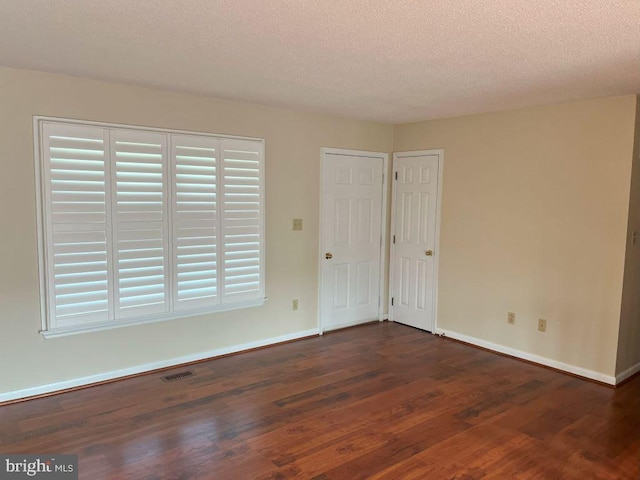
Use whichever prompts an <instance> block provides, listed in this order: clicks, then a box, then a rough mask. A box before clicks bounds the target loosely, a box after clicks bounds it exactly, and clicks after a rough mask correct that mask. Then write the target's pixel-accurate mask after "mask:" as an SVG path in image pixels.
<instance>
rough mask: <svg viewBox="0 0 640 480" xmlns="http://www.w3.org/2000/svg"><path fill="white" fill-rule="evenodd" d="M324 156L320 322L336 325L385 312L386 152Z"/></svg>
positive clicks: (328, 327) (329, 152) (328, 153)
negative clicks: (383, 258)
mask: <svg viewBox="0 0 640 480" xmlns="http://www.w3.org/2000/svg"><path fill="white" fill-rule="evenodd" d="M338 152H341V153H338ZM322 160H323V165H322V166H323V174H322V192H321V193H322V220H321V221H322V232H321V239H320V248H321V252H320V253H321V257H320V273H321V284H320V328H321V330H331V329H335V328H341V327H346V326H350V325H356V324H359V323H364V322H368V321H371V320H377V319H379V318H380V314H381V311H380V305H381V303H380V295H381V284H382V282H381V279H382V273H383V272H382V270H381V264H382V263H381V260H380V258H381V252H382V247H383V242H382V224H383V223H382V218H383V171H384V168H385V163H386V154H374V153H369V152H349V151H343V150H329V149H327V150H324V151H323V158H322Z"/></svg>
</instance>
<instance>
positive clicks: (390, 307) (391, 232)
mask: <svg viewBox="0 0 640 480" xmlns="http://www.w3.org/2000/svg"><path fill="white" fill-rule="evenodd" d="M425 155H437V156H438V193H437V195H436V230H435V239H434V250H435V251H436V254H435V255H434V258H433V305H432V306H431V309H432V312H431V313H432V315H433V328H432V332H431V333H432V334H434V335H435V334H436V332H437V330H438V284H439V281H438V280H439V275H438V267H439V264H440V217H441V212H442V173H443V169H444V149H442V148H439V149H433V150H412V151H406V152H393V165H392V170H391V175H396V173H397V171H398V170H397V169H396V165H397V162H396V161H397V159H398V158H409V157H422V156H425ZM395 206H396V182H392V186H391V223H390V229H389V238H391V236H392V235H394V234H395V231H396V225H395V223H396V214H395ZM393 245H394V244H393V242H391V245H390V247H391V248H390V249H389V304H388V306H387V308H388V310H389V320H390V321H392V322H393V321H394V318H393V305H391V298H392V297H393V288H394V285H393V277H394V275H393V272H394V270H393V268H394V266H395V258H394V257H395V248H394V246H393Z"/></svg>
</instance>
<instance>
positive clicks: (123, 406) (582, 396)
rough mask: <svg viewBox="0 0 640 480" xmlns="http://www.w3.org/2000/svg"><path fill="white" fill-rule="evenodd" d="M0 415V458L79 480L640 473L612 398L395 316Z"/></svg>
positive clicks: (637, 433) (634, 385)
mask: <svg viewBox="0 0 640 480" xmlns="http://www.w3.org/2000/svg"><path fill="white" fill-rule="evenodd" d="M186 369H189V370H192V371H193V372H194V375H193V376H191V377H187V378H184V379H181V380H178V381H174V382H168V383H167V382H163V381H162V380H161V377H162V376H164V375H167V374H168V373H173V371H172V372H161V373H154V374H150V375H145V376H141V377H137V378H132V379H128V380H123V381H119V382H116V383H112V384H107V385H101V386H97V387H92V388H90V389H85V390H80V391H76V392H70V393H66V394H62V395H56V396H52V397H49V398H43V399H37V400H32V401H28V402H23V403H19V404H14V405H8V406H4V407H0V452H1V453H37V454H44V453H77V454H78V455H79V461H80V470H79V471H80V478H82V479H91V480H95V479H98V480H99V479H128V480H130V479H185V480H186V479H190V480H191V479H232V480H235V479H288V478H296V479H315V480H329V479H349V480H352V479H363V478H371V479H435V480H439V479H457V480H462V479H465V480H474V479H490V478H492V479H514V480H523V479H562V480H571V479H576V480H578V479H579V480H585V479H633V480H638V479H640V377H636V378H635V379H633V380H631V381H630V382H628V383H627V384H625V385H623V386H621V387H620V388H618V389H615V390H614V389H612V388H608V387H605V386H601V385H597V384H594V383H591V382H588V381H585V380H581V379H578V378H574V377H571V376H568V375H564V374H561V373H558V372H554V371H551V370H547V369H544V368H541V367H537V366H534V365H530V364H527V363H524V362H519V361H517V360H513V359H510V358H506V357H502V356H500V355H497V354H493V353H490V352H486V351H483V350H479V349H476V348H473V347H469V346H466V345H463V344H460V343H457V342H454V341H451V340H447V339H442V338H439V337H435V336H432V335H430V334H427V333H424V332H421V331H419V330H414V329H412V328H409V327H405V326H401V325H398V324H394V323H387V322H385V323H382V324H372V325H367V326H363V327H358V328H352V329H347V330H343V331H340V332H334V333H331V334H328V335H325V336H324V337H318V338H312V339H307V340H302V341H299V342H294V343H289V344H285V345H280V346H276V347H273V348H267V349H263V350H257V351H253V352H248V353H243V354H239V355H235V356H230V357H225V358H220V359H216V360H212V361H208V362H204V363H200V364H197V365H193V366H190V367H187V368H182V369H177V370H176V371H182V370H186Z"/></svg>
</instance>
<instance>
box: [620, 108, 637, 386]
mask: <svg viewBox="0 0 640 480" xmlns="http://www.w3.org/2000/svg"><path fill="white" fill-rule="evenodd" d="M634 231H635V232H637V235H638V239H637V242H636V244H635V245H633V244H632V243H631V239H632V234H633V232H634ZM638 366H640V95H639V96H638V97H637V100H636V124H635V140H634V149H633V170H632V174H631V197H630V201H629V222H628V231H627V251H626V256H625V266H624V288H623V290H622V313H621V315H620V334H619V340H618V361H617V364H616V374H621V373H623V372H625V371H626V370H628V369H630V368H633V367H635V368H638Z"/></svg>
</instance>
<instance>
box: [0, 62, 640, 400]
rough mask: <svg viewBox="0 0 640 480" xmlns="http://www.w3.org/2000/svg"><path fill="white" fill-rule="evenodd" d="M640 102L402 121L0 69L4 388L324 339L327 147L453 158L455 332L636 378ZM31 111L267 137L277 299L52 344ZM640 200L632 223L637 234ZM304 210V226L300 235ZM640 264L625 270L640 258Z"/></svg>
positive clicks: (445, 310)
mask: <svg viewBox="0 0 640 480" xmlns="http://www.w3.org/2000/svg"><path fill="white" fill-rule="evenodd" d="M635 108H636V103H635V97H633V96H625V97H615V98H606V99H598V100H590V101H581V102H573V103H567V104H561V105H554V106H545V107H536V108H528V109H523V110H518V111H512V112H505V113H493V114H484V115H476V116H470V117H461V118H456V119H446V120H439V121H431V122H423V123H416V124H409V125H400V126H396V127H395V128H393V127H391V126H388V125H381V124H375V123H366V122H359V121H352V120H347V119H342V118H337V117H331V116H323V115H316V114H310V113H303V112H294V111H290V110H284V109H278V108H270V107H264V106H257V105H252V104H247V103H237V102H228V101H222V100H216V99H212V98H206V97H197V96H191V95H185V94H178V93H169V92H165V91H160V90H153V89H146V88H139V87H132V86H125V85H119V84H112V83H103V82H95V81H89V80H82V79H76V78H70V77H63V76H57V75H50V74H44V73H37V72H28V71H23V70H13V69H3V68H0V166H1V167H2V172H3V173H2V174H1V175H0V225H2V231H1V232H0V326H1V328H2V330H1V332H2V335H1V336H0V364H1V365H3V369H2V375H1V378H0V395H1V394H2V393H5V392H11V391H16V390H21V389H25V388H29V387H33V386H38V385H45V384H50V383H54V382H60V381H64V380H69V379H73V378H77V377H83V376H89V375H95V374H100V373H104V372H109V371H113V370H119V369H125V368H129V367H135V366H138V365H143V364H148V363H153V362H158V361H163V360H167V359H171V358H177V357H181V356H186V355H191V354H198V353H201V352H207V351H210V350H214V349H218V348H225V347H230V346H234V345H240V344H245V343H248V342H253V341H260V340H264V339H269V338H273V337H278V336H282V335H288V334H295V333H296V332H302V331H307V330H310V329H313V328H315V327H316V309H317V253H318V221H319V218H318V215H319V201H318V200H319V172H320V160H319V157H320V148H321V147H323V146H328V147H338V148H351V149H358V150H370V151H382V152H390V151H392V150H395V151H403V150H415V149H426V148H444V149H445V164H444V185H443V208H442V234H441V252H440V253H441V258H440V292H439V298H438V300H439V325H438V326H439V327H440V328H444V329H448V330H451V331H454V332H458V333H460V334H463V335H467V336H471V337H475V338H478V339H484V340H486V341H490V342H494V343H497V344H500V345H504V346H507V347H510V348H514V349H518V350H521V351H523V352H527V353H530V354H535V355H540V356H543V357H546V358H549V359H553V360H556V361H559V362H564V363H567V364H570V365H575V366H579V367H582V368H585V369H589V370H592V371H595V372H599V373H602V374H604V375H613V374H614V373H615V372H616V370H617V371H618V372H619V371H622V370H624V369H625V368H626V367H625V366H626V365H633V364H634V363H635V362H637V361H638V355H639V348H638V347H640V334H639V331H640V328H639V323H638V318H639V315H638V312H639V311H640V305H638V303H637V302H638V301H637V298H638V297H639V296H640V295H639V294H638V293H635V292H638V289H637V287H638V285H640V272H638V269H637V268H636V269H633V268H627V270H626V275H627V277H625V280H628V282H629V283H628V285H627V287H628V288H629V290H627V289H625V303H624V304H623V313H622V327H621V331H620V337H621V339H620V347H619V348H618V343H617V342H618V324H619V320H620V308H621V307H620V301H621V296H622V278H623V268H624V262H625V236H626V231H627V230H626V229H627V213H628V210H629V209H628V205H629V184H630V181H631V159H632V144H633V133H634V132H633V129H634V112H635ZM33 115H50V116H60V117H70V118H79V119H87V120H96V121H104V122H114V123H128V124H135V125H146V126H154V127H163V128H176V129H184V130H197V131H207V132H213V133H223V134H224V133H226V134H234V135H246V136H255V137H262V138H265V139H266V147H267V149H266V161H267V170H266V172H267V179H266V182H267V185H266V186H267V211H266V215H267V259H266V261H267V295H268V297H269V300H268V301H267V302H266V304H265V305H264V306H263V307H260V308H254V309H247V310H240V311H236V312H226V313H220V314H216V315H207V316H202V317H194V318H189V319H184V320H180V321H167V322H162V323H157V324H152V325H143V326H138V327H128V328H121V329H117V330H110V331H103V332H97V333H90V334H83V335H76V336H68V337H62V338H56V339H49V340H45V339H44V338H42V336H41V335H40V334H39V333H38V329H39V328H40V310H39V293H38V292H39V289H38V263H37V246H36V242H37V238H36V219H35V212H36V205H35V184H34V162H33V137H32V116H33ZM636 134H638V132H637V131H636ZM394 140H395V142H394ZM638 143H639V142H638V141H636V147H637V146H638ZM634 158H635V159H636V162H638V152H637V151H636V154H635V157H634ZM638 170H639V169H635V170H634V182H635V183H634V185H635V184H636V183H640V180H638V182H636V180H637V179H636V177H637V176H640V172H638ZM639 198H640V195H635V196H633V197H632V202H631V203H632V205H631V206H632V208H631V211H630V216H629V222H630V223H629V225H630V228H631V226H632V225H637V226H636V227H633V228H640V218H638V217H637V214H638V212H640V200H639ZM634 212H635V213H634ZM294 217H296V218H303V219H304V227H305V229H304V231H302V232H292V231H291V219H292V218H294ZM634 222H635V223H634ZM633 252H636V253H635V254H634V253H633ZM633 255H636V256H637V255H638V253H637V251H636V250H631V249H630V250H629V251H628V252H627V265H630V263H629V262H632V261H634V262H635V263H634V264H635V265H638V262H637V261H635V260H632V259H633V258H636V257H634V256H633ZM629 279H631V280H629ZM293 298H298V299H299V300H300V310H299V311H298V312H292V311H291V306H290V305H291V299H293ZM507 311H514V312H516V313H517V323H516V325H515V326H508V325H507V324H506V312H507ZM540 317H542V318H546V319H547V320H548V331H547V332H546V333H544V334H542V333H538V332H537V331H536V330H535V326H536V322H537V319H538V318H540ZM616 354H618V365H617V369H616ZM9 366H14V367H15V368H8V367H9Z"/></svg>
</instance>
